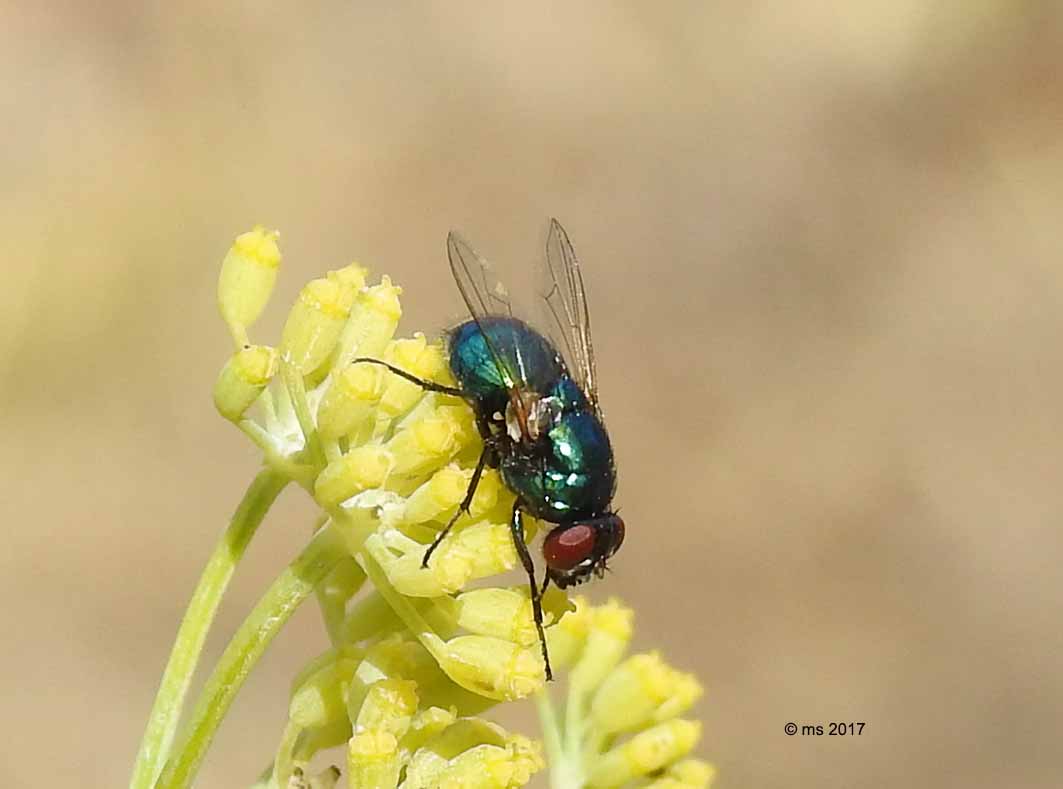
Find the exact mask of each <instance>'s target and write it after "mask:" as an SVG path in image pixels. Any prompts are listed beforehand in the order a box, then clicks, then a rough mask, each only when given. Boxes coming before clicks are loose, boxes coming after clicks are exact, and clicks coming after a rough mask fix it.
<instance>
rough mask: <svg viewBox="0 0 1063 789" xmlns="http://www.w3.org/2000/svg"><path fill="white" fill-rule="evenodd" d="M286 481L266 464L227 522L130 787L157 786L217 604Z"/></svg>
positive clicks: (177, 645) (176, 648)
mask: <svg viewBox="0 0 1063 789" xmlns="http://www.w3.org/2000/svg"><path fill="white" fill-rule="evenodd" d="M286 484H287V480H286V479H285V478H284V477H282V476H281V475H279V474H277V473H276V472H275V471H272V470H269V469H267V470H264V471H262V472H260V473H259V475H258V476H257V477H255V479H254V481H253V482H252V483H251V485H250V486H249V487H248V489H247V492H246V493H245V494H244V498H243V499H242V500H241V502H240V506H239V507H237V509H236V513H235V514H234V515H233V517H232V520H231V521H229V526H228V528H226V530H225V532H224V533H223V534H222V535H221V538H220V539H219V540H218V542H217V544H216V545H215V546H214V551H213V553H212V554H211V556H210V559H209V561H208V562H207V566H206V567H205V568H204V569H203V574H202V575H201V576H200V579H199V583H198V584H197V585H196V589H195V591H194V592H193V593H192V599H191V600H190V601H189V603H188V609H187V610H186V611H185V615H184V619H182V620H181V627H180V629H179V630H178V631H177V638H176V640H175V641H174V645H173V649H172V650H171V651H170V659H169V661H168V662H167V663H166V669H165V670H164V671H163V675H162V681H161V682H160V684H159V691H158V693H157V694H156V696H155V704H154V705H153V706H152V708H151V714H150V715H149V716H148V725H147V729H146V730H145V732H144V739H143V740H142V741H141V743H140V751H139V753H138V754H137V761H136V765H135V766H134V768H133V777H132V778H131V779H130V782H129V786H130V789H149V788H150V787H152V786H154V784H155V779H156V778H157V777H158V775H159V773H160V772H161V770H162V766H163V764H165V763H166V759H167V758H168V757H169V753H170V746H171V744H172V743H173V737H174V732H176V730H177V723H178V721H179V719H180V717H181V709H182V707H183V705H184V700H185V696H186V695H187V693H188V686H189V683H190V682H191V681H192V675H193V673H195V670H196V664H197V663H198V662H199V656H200V653H201V652H202V651H203V643H204V641H205V640H206V637H207V631H208V630H210V626H211V623H212V622H213V621H214V615H215V614H216V613H217V611H218V604H219V603H220V602H221V598H222V595H224V594H225V589H226V587H227V586H228V585H229V580H230V579H231V578H232V575H233V570H234V569H235V568H236V565H237V563H238V562H239V561H240V558H241V557H242V556H243V555H244V551H245V550H247V545H248V543H250V542H251V538H252V537H253V536H254V534H255V531H256V530H257V529H258V526H259V524H260V523H262V519H263V518H264V517H265V516H266V512H268V511H269V508H270V506H272V504H273V502H274V501H275V500H276V498H277V496H278V495H279V494H280V492H281V491H282V490H283V489H284V486H285V485H286Z"/></svg>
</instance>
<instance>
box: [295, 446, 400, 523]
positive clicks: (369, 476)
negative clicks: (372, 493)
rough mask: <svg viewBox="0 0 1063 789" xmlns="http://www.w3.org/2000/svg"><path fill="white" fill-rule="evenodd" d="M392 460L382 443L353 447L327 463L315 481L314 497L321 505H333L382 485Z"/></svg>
mask: <svg viewBox="0 0 1063 789" xmlns="http://www.w3.org/2000/svg"><path fill="white" fill-rule="evenodd" d="M393 463H394V460H393V459H392V457H391V455H390V454H389V453H388V451H387V450H386V449H384V448H383V447H381V446H376V445H367V446H361V447H355V448H354V449H352V450H351V451H350V452H348V453H347V454H346V455H343V456H342V457H340V458H338V459H337V460H334V461H332V462H331V463H329V464H328V465H327V466H326V467H325V469H324V470H323V471H322V472H321V474H319V475H318V478H317V481H316V482H315V483H314V498H316V499H317V501H318V503H320V504H321V506H323V507H326V508H327V507H335V506H336V505H337V504H339V503H341V502H343V501H346V500H347V499H349V498H350V497H351V496H354V495H356V494H358V493H361V492H362V491H364V490H369V489H370V488H379V487H380V486H381V485H383V484H384V480H386V479H387V477H388V474H389V473H390V471H391V468H392V465H393Z"/></svg>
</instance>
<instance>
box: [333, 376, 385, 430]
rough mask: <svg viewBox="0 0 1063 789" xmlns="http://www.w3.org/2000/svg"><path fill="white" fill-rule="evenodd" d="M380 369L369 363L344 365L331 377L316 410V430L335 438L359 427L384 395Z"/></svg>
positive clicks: (382, 377)
mask: <svg viewBox="0 0 1063 789" xmlns="http://www.w3.org/2000/svg"><path fill="white" fill-rule="evenodd" d="M385 372H386V371H385V370H384V368H382V367H379V366H377V365H373V364H353V365H348V366H347V367H345V368H344V369H343V372H341V373H340V374H339V375H334V376H333V378H332V382H331V383H330V384H329V388H328V391H326V392H325V396H324V397H323V398H322V400H321V405H320V406H319V408H318V411H317V429H318V431H319V432H320V433H321V435H322V436H323V437H324V438H329V439H337V438H339V437H341V436H345V435H348V434H350V433H352V432H353V431H354V430H355V429H356V428H358V427H360V426H361V425H362V423H363V422H364V420H365V419H366V417H368V416H369V415H370V413H371V412H372V410H373V407H374V406H375V405H376V404H377V402H378V401H379V400H380V396H381V395H382V394H383V392H384V373H385Z"/></svg>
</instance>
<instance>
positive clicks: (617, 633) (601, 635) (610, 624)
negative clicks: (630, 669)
mask: <svg viewBox="0 0 1063 789" xmlns="http://www.w3.org/2000/svg"><path fill="white" fill-rule="evenodd" d="M633 618H634V612H633V611H632V610H631V609H630V608H626V607H625V606H622V605H620V603H619V602H617V601H616V600H610V601H609V602H607V603H606V604H605V605H603V606H598V607H595V608H594V609H592V611H591V623H590V630H589V631H588V633H587V641H586V643H585V644H584V647H583V654H581V655H580V658H579V660H578V661H577V662H576V665H575V666H573V668H572V673H571V675H570V682H571V683H572V685H574V686H579V687H581V688H585V689H588V690H589V689H591V688H596V687H597V686H598V685H599V684H600V683H601V682H602V680H603V679H605V675H606V674H608V673H609V672H610V671H612V670H613V668H614V667H615V666H616V664H617V663H619V662H620V658H621V657H622V656H623V654H624V651H625V650H626V649H627V645H628V643H629V642H630V641H631V626H632V619H633Z"/></svg>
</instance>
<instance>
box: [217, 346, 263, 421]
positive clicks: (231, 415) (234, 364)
mask: <svg viewBox="0 0 1063 789" xmlns="http://www.w3.org/2000/svg"><path fill="white" fill-rule="evenodd" d="M276 372H277V352H276V351H275V350H274V349H273V348H270V347H269V346H266V345H249V346H247V347H246V348H241V349H240V350H239V351H237V352H236V353H234V354H233V355H232V357H230V359H229V361H228V362H226V363H225V366H224V367H223V368H222V370H221V373H220V374H219V375H218V380H217V382H216V383H215V384H214V406H215V407H216V408H217V409H218V413H220V414H221V415H222V416H223V417H225V418H226V419H228V420H229V421H231V422H238V421H240V419H241V418H243V415H244V413H246V411H247V409H248V408H250V407H251V406H252V405H253V404H254V402H255V400H257V399H258V397H259V395H261V394H262V391H263V390H264V389H265V388H266V386H267V385H269V382H270V379H271V378H273V375H274V373H276Z"/></svg>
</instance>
